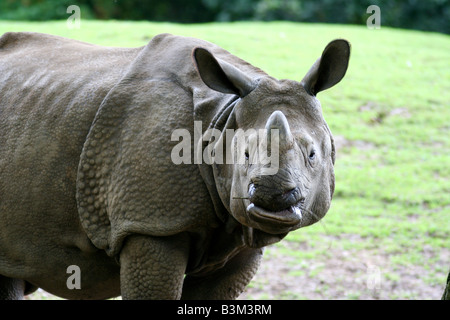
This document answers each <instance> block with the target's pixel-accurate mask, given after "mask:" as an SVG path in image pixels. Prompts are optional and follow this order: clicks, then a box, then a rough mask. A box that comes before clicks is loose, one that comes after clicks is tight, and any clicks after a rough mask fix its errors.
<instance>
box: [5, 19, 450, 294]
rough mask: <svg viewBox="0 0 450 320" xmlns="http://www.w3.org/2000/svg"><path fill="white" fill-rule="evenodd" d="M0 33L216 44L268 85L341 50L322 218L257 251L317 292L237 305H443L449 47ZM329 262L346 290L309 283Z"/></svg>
mask: <svg viewBox="0 0 450 320" xmlns="http://www.w3.org/2000/svg"><path fill="white" fill-rule="evenodd" d="M7 31H36V32H45V33H51V34H57V35H61V36H65V37H69V38H74V39H78V40H82V41H86V42H92V43H96V44H101V45H107V46H142V45H145V44H146V43H147V42H148V41H149V40H150V39H151V38H152V37H153V36H154V35H156V34H158V33H162V32H169V33H174V34H179V35H186V36H192V37H197V38H202V39H205V40H208V41H211V42H214V43H216V44H218V45H220V46H221V47H223V48H225V49H227V50H229V51H230V52H232V53H233V54H235V55H237V56H239V57H241V58H243V59H245V60H247V61H249V62H251V63H252V64H254V65H256V66H258V67H260V68H262V69H263V70H265V71H266V72H268V73H269V74H271V75H273V76H275V77H277V78H290V79H296V80H301V79H302V77H303V75H304V74H305V73H306V71H307V70H308V69H309V67H310V66H311V64H312V63H313V62H314V61H315V60H316V59H317V58H318V57H319V55H320V53H321V52H322V50H323V48H324V47H325V45H326V44H327V43H328V42H329V41H330V40H332V39H334V38H345V39H348V40H349V41H350V42H351V43H352V55H351V61H350V67H349V70H348V72H347V75H346V77H345V78H344V80H343V81H342V82H341V83H340V84H338V85H337V86H336V87H334V88H332V89H330V90H327V91H325V92H323V93H320V94H319V99H320V100H321V102H322V105H323V110H324V116H325V118H326V119H327V122H328V124H329V126H330V128H331V130H332V132H333V133H334V135H335V136H336V137H337V138H339V141H341V145H340V148H339V150H338V158H337V161H336V167H335V171H336V191H335V196H334V199H333V203H332V207H331V209H330V211H329V213H328V214H327V216H326V217H325V218H324V219H323V222H322V223H318V224H315V225H314V226H311V227H308V228H305V229H301V230H298V231H296V232H293V233H291V234H289V235H288V237H287V238H286V239H285V240H284V241H282V242H281V243H279V244H277V245H274V246H272V247H270V248H268V249H267V263H272V261H275V260H277V258H278V257H280V256H283V257H288V259H289V260H288V266H289V267H291V268H292V267H293V268H294V269H295V267H296V266H297V268H298V269H297V270H293V271H291V272H287V273H286V277H290V278H287V281H288V282H289V281H292V280H293V279H296V277H302V276H305V275H307V277H308V279H309V280H310V281H313V282H314V280H317V281H318V283H320V281H322V282H321V285H319V286H318V287H316V288H312V289H311V290H310V292H309V293H310V294H309V295H308V294H307V293H305V292H304V291H302V292H298V291H295V290H291V288H287V290H284V291H283V292H282V293H279V294H278V295H276V294H274V295H270V294H269V295H267V293H265V294H262V293H261V294H262V295H258V292H259V291H261V292H264V290H265V288H267V287H268V286H269V285H270V284H269V283H268V282H267V280H265V281H264V279H262V278H261V279H259V278H258V276H257V277H256V278H255V281H254V282H253V283H252V285H251V286H250V289H249V291H248V293H247V295H246V297H247V298H267V299H269V298H280V299H295V298H317V297H318V298H320V297H322V298H323V297H333V298H344V299H364V298H388V299H417V298H420V299H421V298H439V297H440V295H441V294H442V290H443V287H444V283H445V277H446V273H447V272H448V269H449V266H450V261H449V260H450V222H449V221H450V197H449V194H450V181H449V179H450V138H449V136H450V124H449V123H450V65H449V61H450V37H449V36H446V35H442V34H437V33H425V32H418V31H406V30H398V29H390V28H385V27H383V26H382V28H381V29H380V30H369V29H367V28H365V27H361V26H341V25H322V24H301V23H287V22H273V23H257V22H254V23H244V22H242V23H225V24H219V23H211V24H197V25H179V24H169V23H149V22H118V21H105V22H98V21H85V20H83V21H82V24H81V28H80V29H74V30H69V29H68V28H67V27H66V24H65V22H64V21H55V22H46V23H30V22H1V23H0V33H3V32H7ZM337 140H338V139H337ZM345 253H348V254H347V255H345ZM336 256H338V257H339V258H341V262H340V263H341V264H338V266H337V267H336V266H334V267H335V268H337V270H335V272H339V266H341V267H342V268H344V269H345V270H347V268H349V270H347V271H348V272H344V271H343V273H342V274H343V276H347V277H352V276H353V277H356V280H355V281H350V280H348V279H347V280H342V278H340V277H336V279H341V280H340V282H339V281H338V280H333V281H338V282H333V281H331V280H327V279H325V278H322V279H318V278H320V277H321V275H322V274H324V273H325V270H326V269H327V268H331V267H333V266H331V265H330V263H331V262H330V261H333V259H334V258H335V257H336ZM274 257H275V258H274ZM273 258H274V259H273ZM369 262H370V263H372V264H375V265H378V266H379V268H380V270H381V273H382V274H381V282H382V285H381V287H382V288H381V289H380V290H378V291H376V292H375V291H374V290H372V291H370V290H368V289H367V286H366V285H365V280H364V279H365V278H367V273H366V272H365V269H364V267H361V266H360V265H358V263H360V264H361V265H366V264H367V263H369ZM310 266H316V267H315V268H312V269H308V268H309V267H310ZM355 266H357V267H355ZM352 268H353V269H352ZM355 268H356V269H355ZM352 270H353V271H352ZM263 275H264V273H263ZM319 280H320V281H319ZM258 281H260V284H258ZM349 281H350V282H349ZM340 286H342V288H340ZM399 288H400V289H399ZM339 290H340V291H339ZM368 291H370V292H368ZM319 292H320V294H321V295H319Z"/></svg>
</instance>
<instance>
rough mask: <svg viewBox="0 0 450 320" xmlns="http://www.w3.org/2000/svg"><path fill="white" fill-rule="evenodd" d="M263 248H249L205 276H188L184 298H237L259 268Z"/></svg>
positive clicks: (185, 282) (184, 288)
mask: <svg viewBox="0 0 450 320" xmlns="http://www.w3.org/2000/svg"><path fill="white" fill-rule="evenodd" d="M262 255H263V250H262V249H251V248H247V249H245V250H243V251H242V252H240V253H239V254H238V255H236V256H235V257H234V258H233V259H231V260H230V261H229V262H228V263H227V264H226V265H225V266H224V267H222V268H220V269H219V270H216V271H214V272H213V273H210V274H208V275H207V276H204V277H195V276H189V275H188V276H186V278H185V280H184V286H183V295H182V297H181V298H182V299H188V300H189V299H201V300H207V299H213V300H231V299H236V298H237V297H238V296H239V295H240V294H241V293H242V292H243V291H244V289H245V287H246V286H247V285H248V284H249V282H250V281H251V280H252V278H253V276H254V275H255V273H256V271H257V270H258V267H259V264H260V262H261V258H262Z"/></svg>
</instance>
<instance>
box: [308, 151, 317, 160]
mask: <svg viewBox="0 0 450 320" xmlns="http://www.w3.org/2000/svg"><path fill="white" fill-rule="evenodd" d="M315 158H316V151H315V150H311V152H310V153H309V160H314V159H315Z"/></svg>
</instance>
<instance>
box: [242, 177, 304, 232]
mask: <svg viewBox="0 0 450 320" xmlns="http://www.w3.org/2000/svg"><path fill="white" fill-rule="evenodd" d="M248 200H249V201H250V204H249V205H248V206H247V208H246V211H247V214H248V215H249V217H250V218H251V219H252V220H253V221H255V222H257V223H258V224H260V226H261V227H262V229H264V230H265V231H267V232H269V233H274V234H276V233H281V232H285V231H286V229H290V228H293V227H295V226H297V225H299V223H300V222H301V220H302V217H303V215H302V209H301V207H302V205H303V203H304V201H305V198H304V197H303V196H302V194H301V191H300V189H299V188H298V187H296V186H295V187H286V188H284V189H281V190H280V188H276V187H275V188H274V187H270V186H266V185H262V184H255V183H250V185H249V189H248Z"/></svg>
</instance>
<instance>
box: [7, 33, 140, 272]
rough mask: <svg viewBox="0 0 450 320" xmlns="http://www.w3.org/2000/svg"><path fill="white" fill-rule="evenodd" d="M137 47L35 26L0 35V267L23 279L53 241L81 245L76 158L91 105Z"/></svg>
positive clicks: (53, 253) (54, 251)
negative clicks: (102, 44)
mask: <svg viewBox="0 0 450 320" xmlns="http://www.w3.org/2000/svg"><path fill="white" fill-rule="evenodd" d="M139 50H140V49H139V48H138V49H121V48H104V47H99V46H95V45H90V44H86V43H82V42H78V41H74V40H69V39H64V38H60V37H55V36H50V35H43V34H35V33H7V34H5V35H3V36H2V37H1V38H0V93H1V94H0V219H1V220H0V221H1V223H0V273H3V274H8V272H9V273H10V275H11V276H17V277H22V278H25V277H26V276H27V274H28V273H30V274H31V273H32V272H31V271H30V270H29V269H28V268H31V267H30V266H33V267H34V266H35V265H36V257H40V258H41V259H44V257H45V259H47V258H48V259H49V261H48V263H49V264H50V265H51V263H52V260H51V259H62V258H61V252H60V250H59V249H60V248H59V247H61V246H73V247H78V248H80V249H82V250H84V249H89V246H90V244H89V242H88V241H87V238H86V236H85V235H84V233H83V232H82V228H81V226H80V223H79V220H78V214H77V207H76V199H75V182H76V174H77V167H78V163H79V157H80V154H81V150H82V147H83V143H84V140H85V138H86V136H87V134H88V131H89V128H90V127H91V124H92V121H93V119H94V117H95V114H96V112H97V110H98V107H99V105H100V104H101V102H102V100H103V99H104V97H105V95H106V94H107V93H108V91H109V90H110V89H111V88H112V87H113V86H114V84H115V83H116V82H117V81H118V80H119V79H120V77H121V76H122V75H123V73H124V72H125V70H126V69H127V67H128V65H129V64H130V62H132V61H133V59H134V57H135V56H136V54H137V53H138V52H139ZM18 240H20V241H18ZM56 243H57V245H56ZM30 244H34V245H31V246H30ZM45 244H47V245H48V246H45ZM66 253H67V251H66ZM50 257H52V258H50ZM66 258H67V257H66ZM62 260H64V259H62ZM11 261H15V262H14V263H12V262H11ZM54 262H55V261H54ZM25 266H28V267H25ZM43 268H45V267H43ZM12 270H17V271H14V272H20V273H21V274H16V275H14V274H12V273H13V271H12Z"/></svg>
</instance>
